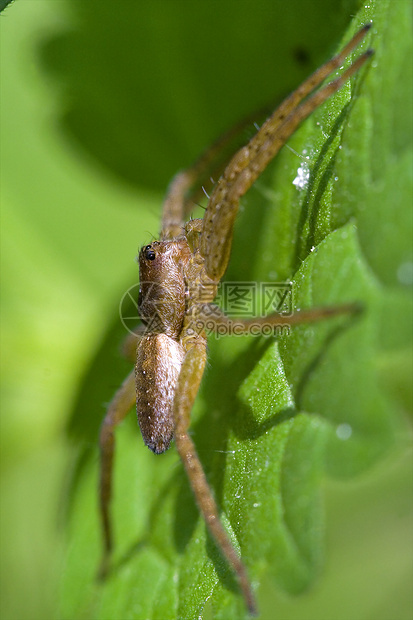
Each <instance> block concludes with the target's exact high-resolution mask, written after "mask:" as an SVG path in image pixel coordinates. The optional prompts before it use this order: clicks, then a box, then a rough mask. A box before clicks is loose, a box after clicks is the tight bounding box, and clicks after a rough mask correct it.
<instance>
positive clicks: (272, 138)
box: [100, 24, 372, 614]
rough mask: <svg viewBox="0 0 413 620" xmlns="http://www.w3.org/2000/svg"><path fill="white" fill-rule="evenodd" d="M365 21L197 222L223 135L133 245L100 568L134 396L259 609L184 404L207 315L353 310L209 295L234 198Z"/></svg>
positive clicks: (293, 99)
mask: <svg viewBox="0 0 413 620" xmlns="http://www.w3.org/2000/svg"><path fill="white" fill-rule="evenodd" d="M369 28H370V24H368V25H365V26H364V27H363V28H362V29H361V30H360V31H359V32H358V33H357V34H356V35H355V36H354V37H353V38H352V39H351V41H350V42H349V43H348V44H347V45H346V46H345V47H344V49H343V50H342V51H341V52H340V53H339V54H338V55H337V56H335V57H334V58H332V59H331V60H329V61H328V62H326V63H325V64H324V65H323V66H322V67H320V68H319V69H318V70H317V71H315V73H313V74H312V75H311V76H310V77H309V78H308V79H307V80H305V81H304V82H303V84H301V86H299V88H298V89H297V90H295V91H294V92H293V93H292V94H291V95H289V96H288V97H287V99H285V101H284V102H283V103H282V104H281V105H280V106H279V107H278V108H277V109H276V110H275V112H273V114H272V115H271V116H270V117H269V118H268V119H267V120H266V121H265V123H264V124H263V125H262V127H261V128H260V129H259V130H258V132H257V133H256V135H255V136H254V137H253V138H252V139H251V140H250V141H249V143H248V144H247V145H246V146H244V147H243V148H241V149H240V150H239V151H238V152H237V153H236V154H235V155H234V156H233V157H232V159H231V160H230V161H229V163H228V165H227V167H226V168H225V170H224V172H223V174H222V176H221V177H220V179H219V181H218V182H217V184H216V185H215V188H214V190H213V192H212V194H211V196H210V198H209V201H208V205H207V208H206V211H205V215H204V218H203V219H191V220H189V221H188V222H187V223H184V222H185V219H186V217H187V216H188V213H189V211H190V209H191V204H192V203H191V202H190V201H188V200H187V198H186V195H187V193H188V191H189V190H190V189H191V188H192V187H193V186H194V185H195V184H196V183H197V182H198V183H199V181H200V177H201V174H202V173H203V171H204V170H205V168H206V166H207V165H208V164H209V163H210V162H211V161H212V159H213V157H214V156H215V155H216V152H217V149H218V147H219V146H220V142H218V143H217V144H216V145H215V146H214V147H212V148H211V149H210V150H208V151H206V153H205V154H204V155H203V156H202V157H201V158H200V159H199V160H198V162H197V163H196V164H195V165H194V166H193V167H192V168H190V169H188V170H186V171H184V172H181V173H179V174H177V176H175V177H174V179H173V181H172V183H171V185H170V187H169V190H168V192H167V195H166V198H165V201H164V205H163V214H162V223H161V233H160V238H159V240H158V241H152V242H151V243H149V244H148V245H145V246H143V247H142V249H141V250H140V252H139V274H140V289H139V299H138V309H139V314H140V317H141V320H142V325H141V326H140V327H139V328H138V329H137V330H136V333H135V334H134V335H133V342H134V343H133V348H135V351H136V363H135V368H134V370H133V371H132V372H131V373H130V374H129V375H128V377H127V378H126V379H125V381H124V383H123V384H122V386H121V387H120V388H119V390H118V391H117V392H116V394H115V396H114V398H113V400H112V402H111V403H110V404H109V407H108V410H107V413H106V416H105V418H104V420H103V423H102V427H101V431H100V451H101V466H100V467H101V469H100V472H101V473H100V513H101V520H102V529H103V541H104V554H103V560H102V565H101V574H102V575H104V574H106V572H107V570H108V566H109V557H110V553H111V550H112V533H111V522H110V514H109V504H110V499H111V488H112V466H113V456H114V430H115V427H116V426H117V425H118V424H119V423H120V422H121V421H122V420H123V418H124V417H125V416H126V414H127V413H128V412H129V411H130V410H131V408H132V407H133V404H134V403H135V400H136V409H137V416H138V421H139V426H140V429H141V433H142V437H143V440H144V442H145V444H146V445H147V446H148V447H149V448H150V449H151V450H152V451H153V452H154V453H156V454H160V453H162V452H165V450H167V449H168V448H169V446H170V444H171V441H172V439H174V440H175V445H176V448H177V450H178V453H179V456H180V458H181V460H182V462H183V465H184V467H185V469H186V472H187V475H188V478H189V482H190V485H191V487H192V491H193V493H194V495H195V499H196V502H197V504H198V507H199V510H200V512H201V514H202V516H203V518H204V520H205V523H206V525H207V527H208V528H209V531H210V533H211V535H212V537H213V538H214V540H215V542H216V544H217V545H218V547H219V549H220V550H221V553H222V554H223V556H224V557H225V558H226V560H227V562H228V564H229V565H230V567H231V568H232V570H233V571H234V573H235V575H236V577H237V579H238V582H239V586H240V589H241V592H242V594H243V597H244V599H245V603H246V606H247V608H248V610H249V612H250V613H251V614H255V613H256V611H257V607H256V604H255V599H254V594H253V591H252V588H251V584H250V582H249V579H248V576H247V572H246V569H245V567H244V564H243V562H242V561H241V559H240V557H239V555H238V553H237V552H236V551H235V549H234V547H233V545H232V543H231V542H230V539H229V537H228V534H227V532H226V530H225V528H224V527H223V525H222V523H221V521H220V518H219V510H218V507H217V504H216V502H215V500H214V497H213V493H212V491H211V489H210V487H209V485H208V482H207V479H206V476H205V473H204V471H203V469H202V465H201V463H200V460H199V458H198V455H197V452H196V448H195V445H194V443H193V441H192V439H191V437H190V436H189V434H188V427H189V423H190V414H191V409H192V405H193V403H194V400H195V397H196V395H197V392H198V389H199V386H200V383H201V379H202V375H203V372H204V367H205V362H206V345H207V337H206V331H205V326H206V325H208V328H209V329H210V328H211V319H212V324H213V325H214V326H215V327H218V326H221V327H222V326H223V325H224V326H227V327H231V326H232V327H234V326H235V325H236V326H237V328H238V332H237V333H246V332H247V331H248V328H249V326H250V325H251V324H252V322H254V323H255V324H257V323H258V324H260V325H263V324H264V322H265V324H267V325H268V324H269V323H270V324H272V325H282V324H284V325H285V324H288V325H293V324H297V323H301V322H308V321H316V320H320V319H322V318H323V317H328V316H332V315H336V314H338V313H342V312H350V311H352V310H354V306H352V305H347V306H337V307H334V308H318V309H312V310H307V311H303V312H297V313H295V314H293V315H292V316H285V315H280V314H271V315H269V316H267V317H265V318H258V319H249V320H238V319H237V320H232V319H230V318H229V317H227V316H226V315H225V314H224V313H223V312H222V311H221V310H218V308H217V307H216V306H214V305H213V304H212V302H213V300H214V298H215V296H216V293H217V287H218V284H219V281H220V280H221V278H222V276H223V275H224V273H225V271H226V268H227V265H228V262H229V259H230V253H231V241H232V235H233V227H234V221H235V218H236V215H237V211H238V207H239V201H240V198H241V197H242V196H243V195H244V194H245V193H246V192H247V191H248V189H249V188H250V187H251V186H252V185H253V184H254V182H255V181H256V179H257V178H258V177H259V175H260V174H261V173H262V172H263V171H264V170H265V168H266V167H267V165H268V164H269V162H270V161H271V160H272V159H273V158H274V157H275V155H276V154H277V153H278V151H279V150H280V148H281V147H282V146H283V145H284V144H285V143H286V141H287V140H288V138H289V137H290V136H291V134H292V133H293V132H294V131H295V130H296V128H297V127H298V126H299V125H300V124H301V122H302V121H303V120H305V119H306V118H307V117H308V116H309V115H310V114H311V113H312V112H313V110H315V109H316V108H317V107H318V106H320V105H321V104H322V103H323V102H324V101H326V99H328V98H329V97H330V96H331V95H332V94H333V93H335V92H336V91H337V90H338V89H339V88H341V87H342V85H343V84H344V83H345V82H346V80H348V79H349V78H350V76H352V75H353V74H354V73H355V72H357V71H358V70H359V69H360V67H361V66H362V65H363V64H364V63H365V62H366V61H367V59H368V58H369V57H370V56H371V54H372V50H367V51H366V52H364V53H363V54H361V55H360V56H359V57H358V58H357V59H356V60H355V62H354V63H353V64H352V65H350V66H349V67H348V68H347V69H346V70H345V71H344V72H343V73H342V75H341V76H340V77H338V78H336V79H334V80H333V81H331V82H330V83H328V84H327V85H325V86H323V87H321V88H320V89H318V90H316V89H317V88H318V87H319V86H321V84H322V82H323V81H324V79H325V78H327V77H328V76H329V75H331V74H332V73H333V72H334V71H336V70H337V69H338V68H339V67H341V65H342V64H343V62H344V61H345V59H346V58H347V56H348V55H349V54H350V52H351V51H352V50H353V49H354V48H355V47H356V46H357V45H358V44H359V43H360V42H361V41H362V40H363V38H364V36H365V34H366V32H367V31H368V30H369ZM313 91H315V92H313ZM221 142H222V141H221ZM136 341H137V344H136ZM129 347H130V343H129Z"/></svg>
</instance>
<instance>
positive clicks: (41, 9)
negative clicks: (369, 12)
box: [0, 0, 413, 620]
mask: <svg viewBox="0 0 413 620" xmlns="http://www.w3.org/2000/svg"><path fill="white" fill-rule="evenodd" d="M398 1H400V2H402V0H398ZM358 6H359V3H358V2H352V1H351V0H345V1H343V2H339V3H338V2H337V1H336V0H323V1H320V2H318V3H317V4H316V5H315V3H312V2H309V1H306V0H294V1H293V2H289V3H288V6H286V3H282V2H269V1H264V0H262V1H261V2H259V3H256V4H254V5H253V4H252V3H250V2H247V1H246V0H241V2H236V1H235V0H231V1H225V2H215V1H214V2H206V1H201V2H193V3H190V2H189V1H185V0H181V1H177V0H173V1H160V0H158V1H155V2H134V1H132V0H130V1H129V0H123V1H121V2H118V3H116V5H114V3H112V2H108V1H102V2H97V1H95V0H87V1H86V2H80V1H75V0H17V1H16V2H14V3H13V4H11V5H10V6H9V7H8V8H7V9H6V10H5V12H4V13H2V15H1V18H0V27H1V42H0V43H1V136H0V137H1V196H0V197H1V210H2V213H1V215H2V231H1V232H2V409H1V436H0V442H1V467H2V473H1V556H2V557H1V582H2V583H1V587H2V589H1V617H2V619H4V620H23V619H39V620H44V619H46V618H56V617H59V612H58V609H59V606H58V601H57V599H58V586H59V580H60V574H61V571H62V567H63V566H64V557H65V554H66V547H65V542H66V541H65V535H64V522H65V519H64V512H65V506H66V501H65V500H66V495H67V480H68V479H69V478H70V476H69V475H68V472H67V470H68V463H71V462H73V461H72V456H73V452H75V451H76V448H75V444H76V438H77V437H78V436H79V432H78V431H79V425H83V426H84V427H86V428H87V429H89V430H88V433H89V434H88V433H84V432H83V433H82V434H83V437H85V436H87V437H88V440H89V441H90V444H91V446H92V448H93V447H94V445H95V444H94V442H95V432H96V424H97V420H99V419H100V418H101V417H102V415H103V411H104V403H105V401H107V400H109V399H110V396H111V393H112V392H113V390H114V389H115V388H116V386H117V385H118V383H119V381H120V379H121V378H122V376H123V375H124V374H125V373H126V369H127V365H126V364H125V363H124V362H122V361H121V359H120V356H119V355H118V353H117V343H119V342H120V341H121V339H122V335H123V328H122V326H121V325H120V323H119V320H118V316H117V306H118V303H119V300H120V298H121V296H122V294H123V292H124V291H125V290H126V289H127V288H128V287H129V286H131V285H132V284H134V283H135V282H136V280H137V267H136V264H135V263H134V256H135V255H136V253H137V251H138V249H139V247H140V245H141V244H142V243H144V242H145V241H146V240H147V238H148V236H149V235H150V234H154V235H156V233H157V231H158V226H159V208H160V207H159V206H160V203H161V199H162V194H163V192H164V191H165V187H166V186H167V183H168V181H169V179H170V178H171V177H172V176H173V174H174V173H175V172H176V171H177V170H179V169H180V168H183V167H185V166H186V165H188V164H189V163H190V162H191V161H192V160H193V159H194V158H195V157H196V156H197V155H198V154H199V153H200V152H201V151H202V149H203V148H204V147H205V146H206V145H207V144H208V143H210V142H211V141H212V140H213V139H214V138H216V137H217V136H219V135H220V133H221V132H222V131H223V130H225V129H226V128H228V127H229V126H231V125H232V124H233V123H234V122H236V121H237V120H239V119H240V118H242V117H243V116H244V115H245V114H247V113H250V112H251V111H253V110H255V109H258V108H260V106H262V105H263V104H266V103H267V102H268V101H271V100H272V99H275V98H277V97H278V98H280V97H282V96H283V95H285V94H286V93H288V92H289V91H290V90H291V89H292V88H294V87H295V86H296V85H297V84H298V83H299V82H300V80H301V79H303V78H304V77H305V76H306V75H307V74H308V73H309V72H310V71H311V70H312V69H314V68H315V67H316V66H317V65H318V64H319V63H320V62H321V61H322V60H324V59H325V58H326V57H327V56H328V55H329V54H330V53H331V52H332V50H334V48H335V46H336V44H337V41H338V40H340V37H341V35H342V34H343V32H344V30H345V29H346V26H347V25H348V23H349V22H350V19H351V16H352V15H353V14H354V13H355V11H356V10H357V8H358ZM200 119H201V120H200ZM247 137H248V136H247ZM112 366H113V368H112ZM108 376H110V383H108V382H106V380H105V378H107V377H108ZM85 378H87V379H88V380H90V381H91V382H92V383H93V385H94V390H93V391H92V395H91V394H90V393H89V395H88V384H87V382H85ZM100 383H101V385H100ZM96 386H97V387H96ZM96 390H97V392H96ZM99 390H100V391H99ZM96 393H98V398H99V400H98V402H96V401H95V400H94V399H95V397H96ZM79 402H83V403H84V406H83V409H81V410H80V409H79ZM85 403H86V404H85ZM407 443H408V442H406V440H404V442H403V443H402V446H403V447H402V448H400V449H399V450H398V452H397V454H392V455H391V456H389V460H388V461H387V462H386V463H384V464H382V465H381V466H380V467H378V468H377V469H375V470H374V471H372V472H369V473H368V474H365V475H364V476H363V477H362V478H361V479H358V480H356V481H353V482H347V483H338V482H334V483H333V482H329V481H326V482H325V483H324V485H323V486H324V489H325V492H326V508H327V526H326V527H327V566H326V570H325V573H324V575H323V577H322V579H320V580H319V582H318V583H317V584H316V585H315V587H314V589H313V590H312V591H311V592H309V593H308V594H305V595H303V596H301V597H300V598H298V599H287V598H286V597H285V596H284V595H282V594H280V593H279V591H278V590H276V589H275V587H274V584H273V583H272V582H270V581H269V580H268V582H264V583H263V584H262V586H261V590H260V606H261V609H262V613H263V616H262V617H266V618H271V617H274V616H273V615H272V610H276V617H277V618H285V619H297V620H307V619H310V618H311V619H313V618H314V619H321V618H326V619H328V618H332V617H334V618H343V620H344V619H349V618H351V619H354V620H362V619H363V620H364V619H370V618H383V619H385V620H387V619H388V620H399V619H400V620H402V619H404V618H406V619H407V618H410V617H411V614H412V609H413V607H412V606H413V599H412V593H411V583H412V578H413V566H412V557H413V550H412V547H413V540H412V529H411V526H412V520H411V519H412V454H411V448H409V447H408V446H407V447H406V444H407ZM142 449H143V448H142ZM378 515H379V516H378ZM355 558H357V560H355ZM274 615H275V612H274Z"/></svg>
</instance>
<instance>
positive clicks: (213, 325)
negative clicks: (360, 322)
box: [198, 302, 362, 336]
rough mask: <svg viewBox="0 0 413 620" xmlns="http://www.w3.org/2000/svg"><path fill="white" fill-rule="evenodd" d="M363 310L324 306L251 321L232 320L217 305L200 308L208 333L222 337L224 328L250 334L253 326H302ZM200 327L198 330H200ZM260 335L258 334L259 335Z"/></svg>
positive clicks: (348, 306) (358, 305) (201, 318)
mask: <svg viewBox="0 0 413 620" xmlns="http://www.w3.org/2000/svg"><path fill="white" fill-rule="evenodd" d="M361 310H362V307H361V305H360V304H359V303H357V302H356V303H349V304H339V305H337V306H323V307H321V308H310V309H309V310H299V311H297V312H294V313H293V314H290V315H285V314H279V313H277V312H274V313H272V314H268V315H267V316H259V317H254V318H251V319H232V318H231V317H229V316H227V315H226V314H225V313H224V312H223V311H222V310H221V309H220V308H219V307H218V306H216V305H215V304H204V305H203V306H201V307H200V308H199V318H198V321H200V325H201V324H202V327H204V328H205V329H207V330H208V331H212V332H214V331H219V330H220V328H221V330H220V331H219V333H220V335H222V327H223V326H224V327H225V328H226V331H227V333H228V334H237V335H239V336H241V335H242V334H248V333H250V328H251V326H254V327H255V326H256V327H257V328H258V329H259V328H260V327H264V326H267V325H271V326H273V325H274V326H278V325H291V326H292V325H300V324H301V323H315V322H317V321H322V320H324V319H328V318H333V317H335V316H339V315H342V314H358V313H359V312H360V311H361ZM200 325H199V326H198V329H199V328H200ZM257 335H258V334H257Z"/></svg>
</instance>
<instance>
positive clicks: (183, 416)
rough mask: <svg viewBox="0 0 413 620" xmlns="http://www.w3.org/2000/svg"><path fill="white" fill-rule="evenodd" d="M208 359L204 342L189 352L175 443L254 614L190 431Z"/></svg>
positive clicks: (180, 389) (182, 374)
mask: <svg viewBox="0 0 413 620" xmlns="http://www.w3.org/2000/svg"><path fill="white" fill-rule="evenodd" d="M205 362H206V349H205V346H203V345H201V346H197V345H195V346H193V347H192V348H191V349H189V351H188V353H187V354H186V356H185V358H184V361H183V364H182V369H181V372H180V374H179V379H178V385H177V389H176V393H175V398H174V422H175V443H176V448H177V450H178V453H179V456H180V457H181V459H182V462H183V464H184V467H185V469H186V473H187V475H188V479H189V481H190V484H191V487H192V491H193V493H194V495H195V498H196V502H197V504H198V507H199V510H200V511H201V513H202V515H203V517H204V519H205V522H206V524H207V526H208V528H209V530H210V532H211V534H212V536H213V538H214V539H215V542H216V543H217V544H218V548H219V549H220V550H221V552H222V554H223V555H224V557H225V558H226V560H227V561H228V563H229V565H230V566H231V567H232V569H233V570H234V571H235V573H236V575H237V577H238V581H239V584H240V587H241V590H242V593H243V595H244V598H245V601H246V603H247V607H248V610H249V612H250V613H251V614H256V613H257V608H256V604H255V600H254V595H253V592H252V588H251V585H250V582H249V579H248V575H247V571H246V570H245V567H244V565H243V563H242V562H241V560H240V558H239V556H238V554H237V552H236V551H235V549H234V547H233V545H232V543H231V541H230V539H229V537H228V534H227V533H226V531H225V529H224V527H223V526H222V523H221V521H220V520H219V517H218V514H219V512H218V507H217V505H216V502H215V500H214V498H213V495H212V493H211V489H210V487H209V485H208V482H207V479H206V476H205V473H204V470H203V468H202V465H201V462H200V460H199V457H198V454H197V452H196V449H195V445H194V443H193V441H192V439H191V438H190V437H189V435H188V427H189V423H190V415H191V409H192V406H193V404H194V400H195V397H196V395H197V393H198V389H199V385H200V383H201V379H202V375H203V373H204V367H205Z"/></svg>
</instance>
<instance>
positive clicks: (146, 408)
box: [135, 334, 185, 454]
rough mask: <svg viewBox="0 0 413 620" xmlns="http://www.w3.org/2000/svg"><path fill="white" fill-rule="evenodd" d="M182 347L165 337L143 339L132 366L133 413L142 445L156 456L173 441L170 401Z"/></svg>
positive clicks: (156, 335) (161, 335)
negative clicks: (142, 441)
mask: <svg viewBox="0 0 413 620" xmlns="http://www.w3.org/2000/svg"><path fill="white" fill-rule="evenodd" d="M184 355H185V354H184V349H183V347H182V345H181V344H180V343H179V342H177V341H176V340H174V339H173V338H171V337H170V336H167V335H166V334H151V335H148V336H144V337H143V338H142V340H141V341H140V343H139V346H138V352H137V359H136V366H135V378H136V411H137V414H138V422H139V426H140V429H141V433H142V438H143V440H144V442H145V444H146V445H147V446H148V448H150V449H151V450H152V451H153V452H155V453H156V454H160V453H161V452H165V450H167V449H168V448H169V445H170V443H171V441H172V438H173V433H174V422H173V398H174V394H175V390H176V384H177V381H178V376H179V372H180V369H181V365H182V361H183V359H184Z"/></svg>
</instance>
